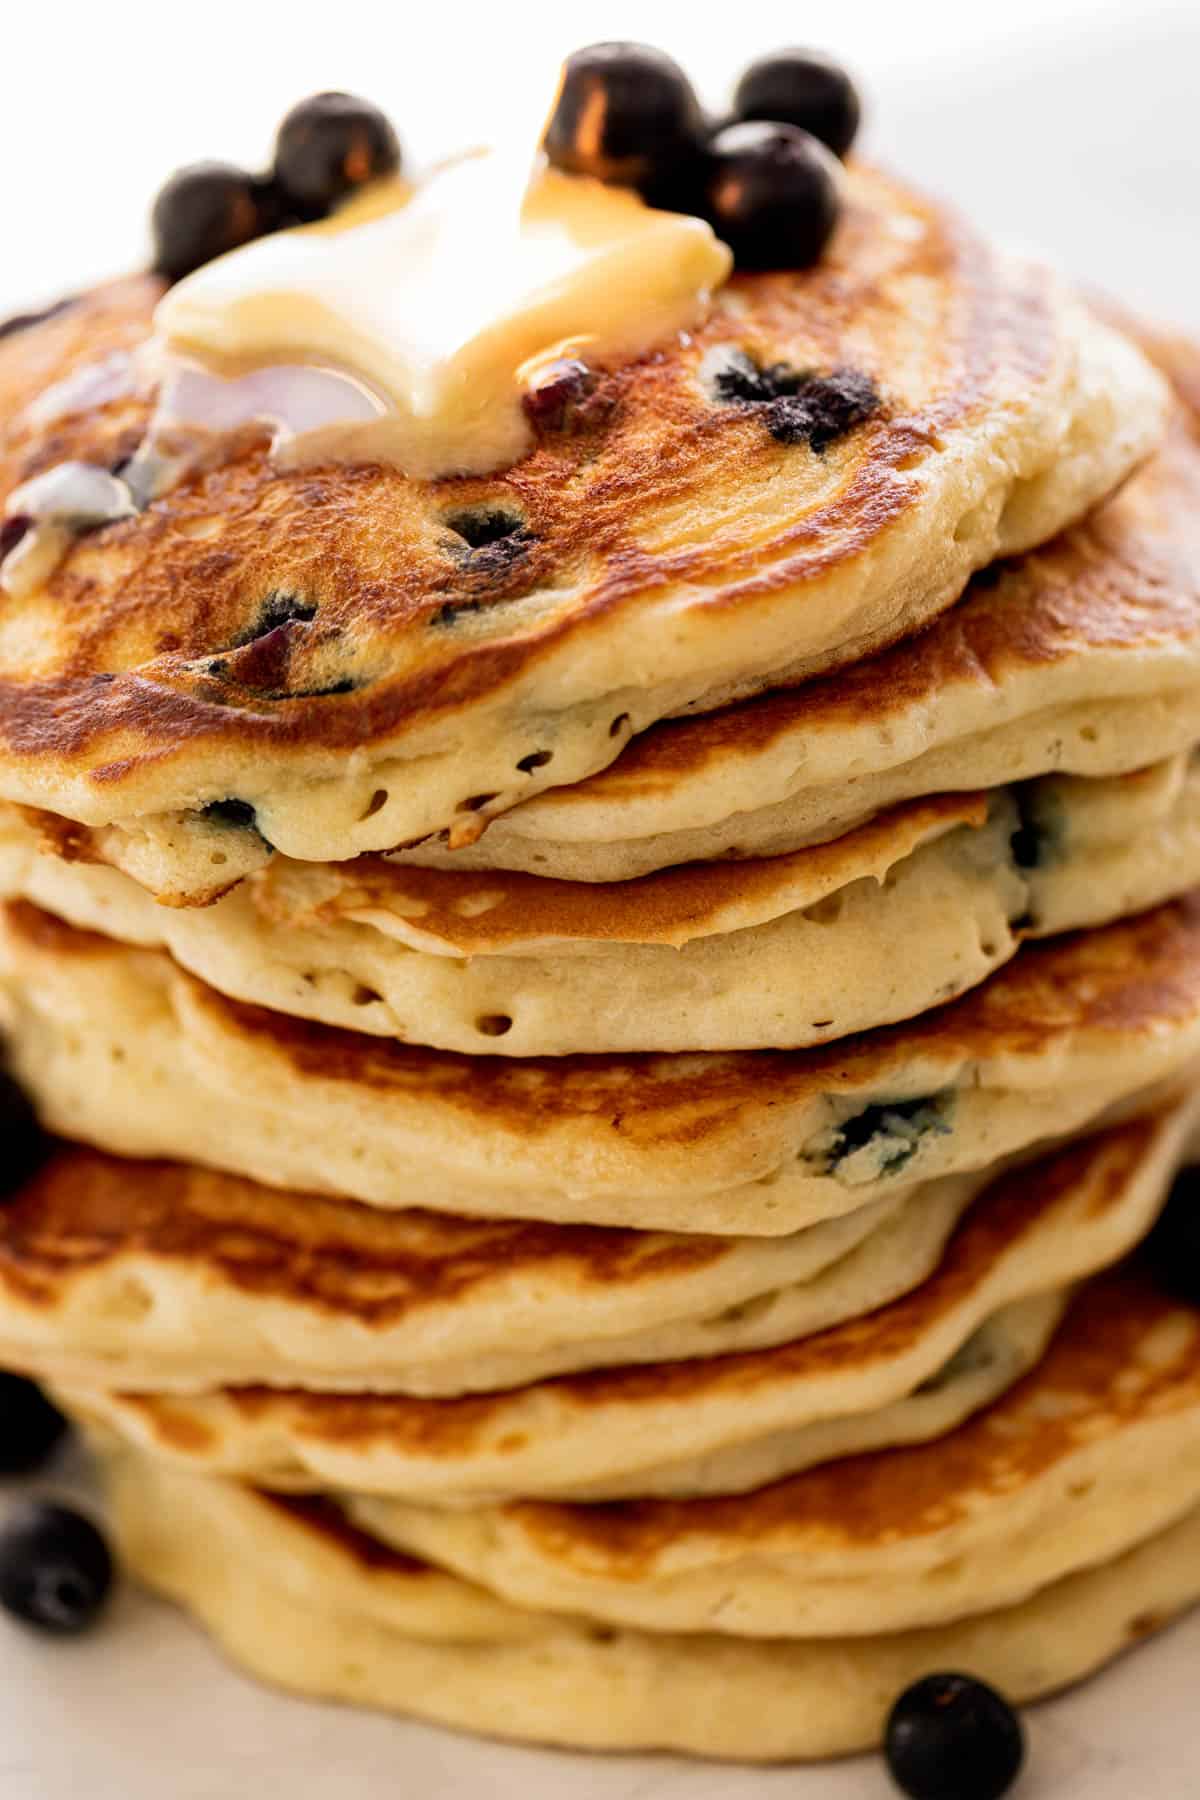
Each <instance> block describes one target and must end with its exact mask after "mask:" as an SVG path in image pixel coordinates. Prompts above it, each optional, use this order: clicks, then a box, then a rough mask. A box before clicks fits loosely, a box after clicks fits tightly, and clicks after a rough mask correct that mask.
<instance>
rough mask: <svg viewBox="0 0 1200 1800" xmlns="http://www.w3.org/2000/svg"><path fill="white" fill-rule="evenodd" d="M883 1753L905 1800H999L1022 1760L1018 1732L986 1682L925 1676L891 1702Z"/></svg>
mask: <svg viewBox="0 0 1200 1800" xmlns="http://www.w3.org/2000/svg"><path fill="white" fill-rule="evenodd" d="M885 1747H886V1755H887V1763H888V1768H889V1770H890V1771H891V1774H892V1779H893V1780H894V1781H895V1783H896V1785H897V1787H898V1788H899V1789H900V1790H901V1792H902V1793H905V1794H907V1795H908V1796H909V1800H1001V1796H1002V1795H1004V1794H1007V1793H1008V1792H1009V1790H1010V1789H1011V1787H1012V1785H1013V1783H1014V1782H1015V1781H1016V1779H1017V1776H1018V1775H1019V1774H1020V1772H1021V1767H1022V1764H1023V1763H1024V1761H1025V1732H1024V1729H1023V1727H1022V1725H1021V1721H1020V1719H1019V1718H1018V1717H1017V1715H1016V1713H1015V1712H1014V1711H1013V1709H1012V1707H1011V1706H1010V1705H1009V1704H1008V1702H1007V1700H1005V1699H1003V1698H1002V1697H1001V1696H1000V1695H999V1694H998V1693H996V1691H995V1689H994V1688H990V1687H988V1686H987V1684H986V1682H982V1681H976V1680H975V1679H974V1678H973V1677H972V1676H969V1675H927V1676H926V1677H925V1679H924V1680H923V1681H918V1682H915V1683H914V1684H913V1686H912V1687H910V1688H908V1689H907V1690H906V1691H905V1692H904V1693H903V1694H901V1696H900V1698H899V1700H897V1702H896V1704H895V1706H894V1708H893V1709H892V1716H891V1718H890V1719H889V1720H888V1726H887V1738H886V1746H885Z"/></svg>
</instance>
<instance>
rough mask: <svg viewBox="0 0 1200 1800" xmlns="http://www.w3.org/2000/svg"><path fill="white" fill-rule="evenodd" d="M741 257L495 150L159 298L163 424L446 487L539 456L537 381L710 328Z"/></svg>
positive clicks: (278, 240) (582, 181) (611, 194)
mask: <svg viewBox="0 0 1200 1800" xmlns="http://www.w3.org/2000/svg"><path fill="white" fill-rule="evenodd" d="M731 266H732V258H731V256H730V253H729V251H728V249H727V248H726V246H725V245H724V244H722V243H721V242H720V241H719V239H718V238H716V237H715V236H714V234H713V232H712V231H711V230H710V228H709V227H708V225H706V224H705V223H704V222H703V221H702V220H700V219H696V218H691V217H687V216H685V215H684V214H682V213H668V212H661V211H658V210H655V209H653V208H651V207H648V206H646V205H645V204H644V203H643V202H642V201H641V200H640V199H638V197H637V196H636V195H635V194H633V193H631V192H629V191H628V190H626V189H622V188H614V187H605V186H603V185H602V184H601V183H599V182H596V181H591V180H588V179H586V178H583V177H580V176H574V175H564V174H561V173H559V172H558V171H556V170H552V169H549V168H546V167H544V166H541V167H539V168H538V169H537V170H536V171H535V173H534V174H533V176H532V178H531V177H530V174H529V164H528V161H527V159H522V158H517V157H513V156H509V155H501V154H497V153H479V154H475V155H472V156H469V157H466V158H463V159H462V160H461V161H458V162H456V163H453V164H451V165H450V166H448V167H446V168H444V169H442V170H441V171H440V172H438V173H437V174H435V175H433V176H432V177H431V178H430V179H429V180H428V181H426V182H424V183H423V184H422V185H421V186H419V187H417V188H416V189H412V190H409V189H407V188H404V187H403V186H402V185H401V184H400V183H388V184H384V185H382V186H381V187H380V188H377V189H375V190H371V191H369V192H368V193H367V194H365V195H364V196H362V198H361V199H360V200H359V201H358V202H356V203H352V204H351V206H350V207H348V208H346V209H344V210H343V211H342V212H341V213H339V214H338V215H336V216H335V217H334V218H333V219H331V220H327V221H325V222H323V223H321V224H319V225H313V226H306V227H302V228H300V229H298V230H294V231H286V232H280V233H277V234H276V235H274V236H272V237H268V238H264V239H262V240H260V241H259V242H257V243H254V244H250V245H248V246H247V247H246V248H245V249H242V250H236V251H233V252H232V253H231V254H230V255H228V256H224V257H221V258H220V259H219V260H218V261H216V262H213V263H209V264H208V265H206V266H205V267H204V268H202V269H199V270H198V271H197V272H196V273H195V274H194V275H191V276H189V277H188V278H187V279H186V280H185V281H182V282H180V283H179V285H178V286H177V287H175V288H173V289H172V290H171V291H170V293H168V294H167V295H166V296H165V298H164V299H163V301H162V302H161V303H160V305H159V308H158V312H157V315H156V321H155V323H156V333H157V339H158V343H159V347H160V350H161V351H163V352H165V359H164V371H165V373H164V384H163V398H162V405H161V407H160V414H161V416H160V419H159V421H158V429H159V430H160V431H162V430H164V429H167V428H169V427H171V426H175V427H180V426H185V425H188V424H191V425H194V426H196V427H197V428H199V429H202V430H205V431H228V430H230V429H234V428H236V427H237V426H238V425H245V424H247V423H249V422H251V421H266V422H268V423H269V424H270V425H271V427H272V429H273V438H274V449H275V454H276V455H277V457H278V458H279V460H280V461H281V462H283V463H285V464H293V465H294V464H297V463H312V462H318V461H324V460H329V459H340V460H347V461H360V460H367V461H376V460H379V461H387V462H391V463H395V464H396V465H398V466H399V467H400V468H401V469H403V470H404V471H405V472H406V473H407V474H409V475H411V476H414V477H416V478H418V479H430V478H434V477H437V476H441V475H451V474H484V473H487V472H489V471H491V470H494V469H498V468H503V467H506V466H508V465H510V464H512V463H514V462H516V461H518V460H519V458H520V457H521V456H522V455H524V454H525V452H526V451H527V450H528V448H529V447H530V444H531V433H530V428H529V425H528V422H527V420H526V418H525V415H524V412H523V410H522V406H521V398H522V393H523V385H522V384H523V382H524V381H526V380H527V379H528V378H529V375H530V371H531V369H535V368H536V367H537V366H538V365H539V364H540V363H541V362H543V361H544V360H552V359H553V358H554V357H555V356H556V355H560V354H562V353H563V352H564V350H566V349H568V348H569V349H570V351H571V352H572V353H573V354H575V355H583V356H585V357H587V358H589V359H590V360H592V361H594V362H596V363H598V364H603V363H606V362H612V361H615V360H619V359H628V358H629V357H631V356H637V355H640V354H641V353H642V352H643V351H646V350H648V349H650V348H652V347H653V346H654V345H655V344H658V343H662V342H663V341H665V340H667V339H669V338H670V337H671V336H673V335H674V334H676V333H678V332H680V331H686V330H687V329H689V328H690V327H692V326H694V325H695V324H696V323H697V322H698V321H699V319H700V318H701V317H702V316H703V315H704V313H705V311H706V310H707V308H708V306H709V304H710V301H711V296H712V293H713V290H714V289H715V288H716V287H718V286H719V285H720V284H721V282H723V281H724V280H725V279H726V278H727V276H728V275H729V272H730V269H731Z"/></svg>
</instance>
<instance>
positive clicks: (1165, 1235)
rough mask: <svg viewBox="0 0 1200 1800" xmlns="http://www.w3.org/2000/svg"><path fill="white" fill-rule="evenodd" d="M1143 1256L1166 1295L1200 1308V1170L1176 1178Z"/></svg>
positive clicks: (1144, 1247) (1194, 1168)
mask: <svg viewBox="0 0 1200 1800" xmlns="http://www.w3.org/2000/svg"><path fill="white" fill-rule="evenodd" d="M1142 1256H1143V1259H1144V1260H1145V1263H1146V1265H1147V1267H1148V1268H1149V1269H1150V1271H1151V1273H1152V1274H1153V1276H1154V1278H1155V1280H1156V1281H1157V1282H1158V1284H1159V1286H1160V1287H1161V1288H1162V1289H1163V1291H1164V1293H1167V1294H1170V1295H1171V1296H1172V1297H1173V1298H1174V1299H1176V1300H1183V1301H1185V1302H1186V1303H1187V1304H1188V1305H1189V1306H1200V1167H1197V1166H1195V1165H1193V1166H1192V1167H1191V1168H1188V1169H1184V1170H1183V1171H1182V1173H1181V1174H1179V1175H1177V1176H1176V1178H1175V1181H1174V1182H1173V1184H1172V1187H1171V1192H1170V1193H1169V1194H1168V1196H1167V1204H1166V1205H1165V1206H1164V1208H1163V1210H1162V1212H1161V1213H1160V1214H1159V1217H1158V1223H1157V1224H1156V1225H1155V1226H1154V1228H1153V1230H1152V1231H1151V1232H1150V1235H1149V1236H1148V1237H1147V1239H1146V1241H1145V1243H1144V1244H1143V1246H1142Z"/></svg>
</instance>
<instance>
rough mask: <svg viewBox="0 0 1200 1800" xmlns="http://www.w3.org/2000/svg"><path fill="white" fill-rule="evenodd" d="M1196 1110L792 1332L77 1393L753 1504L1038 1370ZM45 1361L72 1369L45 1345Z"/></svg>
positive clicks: (250, 1437) (361, 1447)
mask: <svg viewBox="0 0 1200 1800" xmlns="http://www.w3.org/2000/svg"><path fill="white" fill-rule="evenodd" d="M1198 1116H1200V1113H1198V1102H1197V1099H1196V1097H1195V1096H1194V1095H1193V1094H1189V1095H1187V1096H1185V1097H1183V1098H1180V1097H1178V1096H1177V1097H1176V1098H1175V1099H1174V1100H1173V1101H1165V1102H1163V1103H1162V1104H1161V1105H1160V1106H1159V1107H1158V1108H1157V1109H1156V1110H1154V1111H1152V1112H1150V1113H1148V1114H1146V1115H1145V1116H1144V1117H1142V1118H1139V1119H1136V1120H1131V1121H1128V1122H1126V1123H1125V1124H1123V1125H1119V1126H1113V1127H1110V1128H1109V1129H1108V1130H1107V1131H1103V1132H1100V1133H1097V1134H1095V1135H1094V1136H1092V1137H1090V1138H1082V1139H1080V1140H1079V1141H1078V1142H1076V1143H1073V1144H1071V1145H1070V1146H1068V1147H1066V1148H1065V1149H1061V1150H1058V1151H1055V1152H1053V1153H1051V1154H1049V1155H1048V1156H1046V1157H1044V1158H1042V1159H1040V1160H1039V1161H1036V1162H1034V1163H1032V1164H1030V1165H1029V1166H1028V1167H1025V1168H1021V1169H1017V1170H1014V1171H1011V1172H1009V1173H1008V1174H1007V1175H1002V1176H1000V1177H998V1178H997V1179H995V1180H993V1181H992V1182H990V1183H989V1184H988V1185H987V1186H986V1187H985V1188H984V1190H983V1192H982V1193H981V1194H980V1195H979V1196H978V1198H977V1199H976V1200H975V1201H974V1202H973V1204H972V1205H971V1206H970V1207H969V1209H968V1210H967V1211H966V1212H965V1214H964V1215H963V1216H962V1218H961V1219H960V1220H959V1222H958V1224H957V1225H956V1226H955V1227H954V1229H953V1230H952V1231H951V1233H950V1235H949V1237H948V1239H947V1241H946V1243H945V1246H944V1248H943V1251H942V1254H941V1256H940V1258H939V1259H938V1260H937V1262H936V1265H935V1267H934V1268H933V1270H932V1273H931V1274H930V1275H929V1276H928V1278H927V1279H926V1280H925V1281H923V1282H922V1283H921V1284H920V1285H919V1286H918V1287H916V1288H915V1289H913V1290H912V1291H911V1292H910V1293H908V1294H906V1295H903V1296H901V1297H900V1298H898V1299H896V1300H894V1301H891V1302H889V1303H888V1304H887V1305H884V1306H880V1307H877V1308H875V1310H873V1311H869V1312H866V1313H864V1314H862V1315H861V1316H859V1317H856V1318H851V1319H848V1320H846V1321H844V1322H843V1323H842V1324H839V1325H835V1326H831V1327H829V1328H828V1329H826V1330H824V1331H821V1332H817V1333H815V1334H813V1335H811V1336H808V1337H804V1338H800V1339H797V1340H794V1341H793V1342H791V1343H784V1344H778V1345H774V1346H772V1347H769V1348H766V1349H761V1350H753V1351H746V1352H743V1353H741V1354H737V1355H727V1356H720V1355H716V1356H710V1357H707V1358H703V1359H701V1360H692V1361H687V1362H668V1363H648V1364H645V1365H642V1366H640V1367H616V1368H606V1367H604V1366H603V1365H601V1366H598V1367H595V1368H590V1369H587V1370H584V1371H581V1372H580V1373H578V1374H569V1375H561V1376H558V1377H556V1378H555V1379H553V1380H550V1381H544V1382H535V1383H532V1384H530V1385H528V1386H525V1387H516V1388H510V1389H504V1390H502V1391H499V1392H495V1393H472V1394H464V1395H460V1396H457V1397H452V1396H439V1397H434V1398H421V1397H417V1396H410V1395H405V1394H397V1393H382V1394H364V1393H358V1394H352V1393H351V1394H342V1393H330V1392H315V1391H312V1390H307V1389H304V1388H302V1387H297V1388H263V1387H242V1388H236V1387H235V1388H227V1389H224V1390H220V1391H212V1392H202V1393H197V1394H188V1393H171V1394H169V1395H165V1396H164V1395H162V1394H154V1393H145V1392H128V1391H126V1392H114V1391H113V1390H111V1389H109V1388H108V1387H107V1386H100V1387H93V1386H91V1385H90V1384H89V1385H81V1386H76V1385H75V1384H72V1385H71V1393H72V1404H73V1405H75V1406H77V1407H78V1406H84V1407H86V1408H87V1409H88V1410H89V1411H91V1412H94V1413H95V1415H96V1416H97V1417H99V1418H101V1419H103V1420H104V1421H105V1422H106V1423H108V1424H109V1425H111V1426H114V1427H115V1428H117V1429H119V1430H121V1431H123V1432H125V1433H127V1434H128V1435H129V1436H130V1437H131V1438H132V1440H133V1441H134V1442H135V1443H137V1444H140V1445H142V1446H143V1447H147V1448H150V1449H152V1450H153V1451H154V1452H155V1453H156V1454H159V1455H162V1456H165V1457H167V1458H173V1459H176V1460H180V1461H182V1462H184V1463H189V1464H194V1465H195V1466H197V1467H199V1468H201V1469H205V1470H208V1471H210V1472H216V1473H222V1474H232V1475H237V1476H239V1477H241V1478H243V1479H247V1480H252V1481H257V1482H261V1483H262V1484H263V1485H265V1486H267V1487H279V1488H283V1489H289V1490H290V1489H295V1490H299V1491H303V1490H306V1489H307V1490H313V1489H320V1488H329V1487H332V1488H336V1489H348V1490H350V1491H352V1492H357V1491H364V1492H373V1493H380V1494H387V1495H391V1496H393V1497H395V1498H398V1499H405V1500H414V1501H420V1502H426V1503H429V1504H430V1505H432V1506H434V1507H449V1508H452V1509H453V1508H461V1507H470V1506H478V1505H480V1504H485V1503H487V1502H489V1501H491V1500H493V1499H495V1500H500V1499H504V1500H510V1499H511V1500H522V1499H525V1500H528V1499H534V1498H547V1499H550V1498H556V1497H557V1498H580V1499H584V1500H587V1501H595V1500H607V1499H630V1500H637V1499H644V1498H646V1497H649V1496H658V1495H661V1496H687V1495H697V1494H726V1495H729V1494H746V1493H749V1492H752V1491H753V1490H755V1489H757V1488H760V1487H762V1486H763V1485H764V1484H766V1483H768V1482H771V1481H774V1480H777V1479H778V1478H779V1477H781V1476H782V1475H785V1474H790V1473H795V1472H797V1471H799V1470H801V1469H806V1468H810V1467H813V1466H815V1465H817V1464H820V1463H826V1462H829V1461H831V1460H833V1459H835V1458H837V1457H839V1456H844V1455H848V1454H853V1453H855V1452H857V1451H859V1450H862V1449H864V1448H880V1449H884V1448H887V1447H889V1446H891V1445H894V1444H896V1443H899V1442H906V1441H913V1440H916V1441H920V1440H923V1439H925V1438H926V1437H934V1436H939V1435H941V1434H942V1433H943V1432H945V1431H946V1430H947V1429H948V1428H949V1423H948V1418H952V1417H953V1415H954V1414H955V1413H956V1412H958V1413H959V1416H961V1411H960V1409H961V1408H962V1407H963V1406H964V1405H965V1404H968V1403H969V1404H974V1405H979V1404H982V1403H984V1402H985V1401H986V1400H987V1399H988V1398H990V1397H992V1396H993V1395H994V1394H995V1392H996V1391H997V1390H998V1387H1000V1386H1003V1385H1004V1383H1005V1381H1006V1380H1013V1379H1015V1378H1016V1376H1017V1375H1018V1374H1019V1373H1021V1372H1022V1371H1023V1370H1024V1369H1026V1368H1028V1367H1030V1366H1031V1364H1032V1363H1033V1362H1034V1361H1036V1360H1037V1357H1038V1356H1039V1355H1040V1354H1041V1351H1042V1348H1043V1347H1044V1345H1045V1342H1046V1339H1047V1335H1048V1333H1049V1331H1050V1330H1052V1329H1053V1326H1054V1324H1055V1322H1056V1321H1057V1317H1058V1315H1059V1313H1060V1312H1061V1308H1062V1304H1063V1301H1064V1299H1065V1296H1066V1291H1067V1290H1068V1289H1069V1288H1070V1286H1072V1285H1073V1284H1074V1283H1075V1282H1077V1281H1079V1280H1080V1279H1082V1278H1083V1277H1085V1276H1088V1275H1091V1274H1094V1273H1095V1272H1096V1271H1097V1270H1098V1269H1101V1268H1105V1267H1107V1266H1108V1265H1109V1264H1110V1263H1113V1262H1115V1261H1117V1260H1118V1259H1119V1258H1121V1257H1122V1256H1124V1255H1125V1254H1126V1253H1127V1252H1128V1251H1129V1250H1131V1249H1132V1248H1133V1247H1134V1246H1135V1245H1136V1244H1137V1243H1138V1242H1139V1241H1140V1240H1141V1239H1142V1238H1143V1237H1144V1236H1145V1234H1146V1232H1147V1231H1148V1230H1149V1229H1150V1227H1151V1225H1153V1223H1154V1221H1155V1219H1156V1217H1157V1216H1158V1214H1159V1212H1160V1210H1161V1208H1162V1205H1163V1201H1164V1199H1165V1197H1166V1193H1167V1189H1168V1187H1169V1185H1170V1183H1171V1180H1172V1178H1173V1176H1174V1174H1175V1172H1176V1169H1177V1168H1178V1166H1179V1164H1180V1163H1181V1161H1182V1160H1183V1158H1184V1156H1185V1154H1186V1149H1187V1140H1188V1135H1189V1133H1190V1132H1191V1131H1192V1130H1193V1129H1194V1128H1195V1125H1196V1121H1197V1117H1198ZM979 1333H983V1334H984V1335H983V1339H982V1341H980V1342H977V1343H975V1345H974V1347H973V1348H972V1349H971V1350H970V1351H966V1350H965V1346H967V1345H968V1344H970V1343H971V1342H972V1340H974V1339H976V1337H977V1334H979ZM53 1354H54V1352H53V1347H51V1349H50V1356H51V1358H53ZM29 1364H30V1366H31V1368H32V1371H33V1372H34V1373H38V1374H49V1375H51V1376H52V1375H53V1367H52V1366H51V1367H49V1368H46V1367H44V1366H43V1363H42V1359H41V1357H39V1355H38V1354H37V1352H36V1350H34V1351H31V1352H30V1355H29ZM948 1366H949V1368H950V1371H951V1374H950V1378H949V1379H946V1380H942V1379H940V1378H939V1372H940V1371H944V1370H945V1369H946V1368H947V1367H948ZM930 1384H931V1385H930ZM139 1385H140V1384H139ZM765 1629H768V1630H770V1631H773V1630H775V1629H777V1628H776V1627H766V1628H765Z"/></svg>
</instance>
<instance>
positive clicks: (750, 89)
mask: <svg viewBox="0 0 1200 1800" xmlns="http://www.w3.org/2000/svg"><path fill="white" fill-rule="evenodd" d="M733 109H734V111H735V112H736V114H737V116H738V118H739V119H769V120H771V121H773V122H774V123H776V124H779V125H798V126H799V127H800V129H801V130H802V131H810V132H811V133H812V135H813V136H814V137H815V138H820V140H821V142H822V143H823V144H827V145H828V146H829V148H830V149H831V150H832V151H833V153H834V155H835V156H845V154H846V152H847V151H848V150H849V148H850V146H851V144H852V143H853V142H854V140H855V138H856V137H857V136H858V128H859V125H860V124H861V123H862V104H861V102H860V100H859V97H858V91H857V89H856V88H855V86H854V83H853V82H852V81H851V79H850V77H849V75H847V73H846V71H845V69H843V68H839V66H838V64H837V63H835V62H831V61H830V59H829V58H828V57H826V56H821V55H820V54H819V53H818V52H817V51H814V50H779V51H777V52H776V53H775V55H774V56H764V57H762V58H760V60H759V61H758V62H756V63H751V65H750V67H749V68H748V69H747V70H746V73H745V74H744V75H743V76H742V79H741V80H740V81H739V82H738V84H737V89H736V92H735V94H734V98H733Z"/></svg>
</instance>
